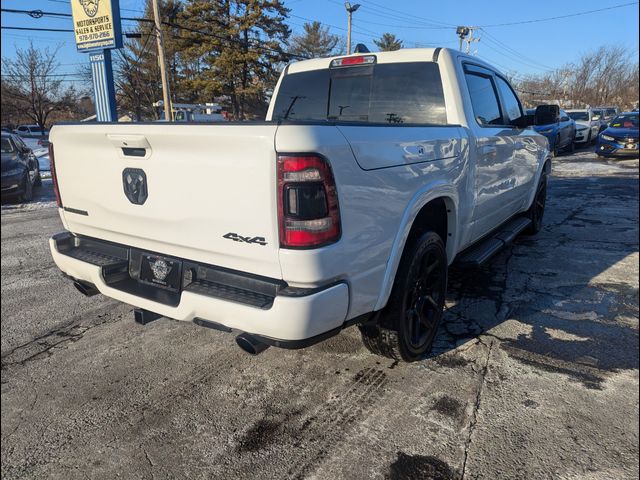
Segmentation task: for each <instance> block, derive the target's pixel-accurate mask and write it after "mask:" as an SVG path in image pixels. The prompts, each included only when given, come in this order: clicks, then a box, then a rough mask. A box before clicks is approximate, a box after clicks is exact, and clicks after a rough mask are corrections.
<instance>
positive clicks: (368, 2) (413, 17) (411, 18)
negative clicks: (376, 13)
mask: <svg viewBox="0 0 640 480" xmlns="http://www.w3.org/2000/svg"><path fill="white" fill-rule="evenodd" d="M366 4H367V5H368V4H373V5H376V6H377V7H378V10H379V9H384V10H389V11H390V12H397V13H399V14H400V15H402V16H404V17H407V18H408V19H409V20H411V21H414V22H415V21H416V19H418V20H424V21H425V22H427V23H429V24H431V25H442V26H446V27H450V28H455V27H456V25H453V24H451V23H446V22H440V21H438V20H433V19H430V18H425V17H419V16H417V15H414V14H411V13H406V12H403V11H402V10H395V9H393V8H389V7H387V6H385V5H381V4H379V3H377V2H374V1H373V0H367V1H366ZM369 8H371V7H370V6H369ZM374 10H375V8H374ZM405 21H406V20H405Z"/></svg>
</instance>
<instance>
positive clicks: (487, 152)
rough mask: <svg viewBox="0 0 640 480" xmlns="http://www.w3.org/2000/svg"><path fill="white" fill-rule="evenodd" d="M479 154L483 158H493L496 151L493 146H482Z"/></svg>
mask: <svg viewBox="0 0 640 480" xmlns="http://www.w3.org/2000/svg"><path fill="white" fill-rule="evenodd" d="M480 152H481V153H482V155H483V156H485V157H495V156H496V155H497V154H498V149H497V148H496V146H495V145H483V146H482V147H481V148H480Z"/></svg>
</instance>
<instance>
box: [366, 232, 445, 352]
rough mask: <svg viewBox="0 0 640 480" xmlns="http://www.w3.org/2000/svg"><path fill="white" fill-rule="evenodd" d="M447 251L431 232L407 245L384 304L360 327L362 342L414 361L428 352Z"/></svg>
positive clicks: (439, 311)
mask: <svg viewBox="0 0 640 480" xmlns="http://www.w3.org/2000/svg"><path fill="white" fill-rule="evenodd" d="M447 269H448V261H447V254H446V251H445V248H444V243H443V242H442V239H441V238H440V236H439V235H438V234H437V233H435V232H431V231H428V232H425V233H423V234H422V235H421V236H420V237H418V238H416V239H415V240H413V241H412V243H411V244H409V245H407V247H406V249H405V252H404V253H403V256H402V260H401V262H400V266H399V267H398V272H397V273H396V278H395V281H394V284H393V288H392V290H391V296H390V297H389V301H388V302H387V306H386V307H385V308H384V309H383V310H381V311H380V312H379V314H378V315H377V316H376V317H375V323H374V324H366V325H363V326H361V327H360V331H361V333H362V341H363V342H364V344H365V346H366V347H367V348H368V349H369V350H370V351H371V352H373V353H375V354H377V355H383V356H386V357H389V358H393V359H395V360H403V361H405V362H414V361H416V360H422V359H423V358H425V356H426V354H428V353H429V351H430V350H431V347H432V345H433V341H434V339H435V337H436V334H437V332H438V327H439V325H440V321H441V320H442V315H443V311H444V302H445V297H446V293H447Z"/></svg>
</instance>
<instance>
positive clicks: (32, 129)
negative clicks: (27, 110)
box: [15, 125, 49, 138]
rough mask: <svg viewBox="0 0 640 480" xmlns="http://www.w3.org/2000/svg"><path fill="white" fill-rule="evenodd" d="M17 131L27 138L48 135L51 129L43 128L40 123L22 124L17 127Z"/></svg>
mask: <svg viewBox="0 0 640 480" xmlns="http://www.w3.org/2000/svg"><path fill="white" fill-rule="evenodd" d="M15 133H17V134H18V135H20V136H21V137H27V138H36V137H47V136H48V135H49V129H47V128H45V129H42V128H40V127H39V126H38V125H20V126H19V127H18V128H16V130H15Z"/></svg>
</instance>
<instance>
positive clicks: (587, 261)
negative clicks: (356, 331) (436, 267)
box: [429, 176, 639, 389]
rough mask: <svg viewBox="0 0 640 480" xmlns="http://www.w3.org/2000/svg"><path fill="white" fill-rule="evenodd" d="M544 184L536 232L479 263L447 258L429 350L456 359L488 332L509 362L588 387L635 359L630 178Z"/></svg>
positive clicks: (633, 190)
mask: <svg viewBox="0 0 640 480" xmlns="http://www.w3.org/2000/svg"><path fill="white" fill-rule="evenodd" d="M550 193H551V195H550V198H549V201H548V207H547V213H546V217H545V227H544V228H543V231H541V232H540V233H539V234H538V235H537V236H535V237H520V238H519V239H517V240H516V242H515V243H514V244H513V245H512V246H510V247H509V248H508V249H506V250H505V251H503V252H501V253H500V254H498V255H497V256H496V257H494V258H493V259H492V260H490V261H489V262H488V263H487V264H486V265H485V266H483V267H482V268H479V269H475V270H464V269H461V268H459V267H457V266H456V265H455V264H454V265H453V266H452V268H451V270H450V277H449V291H448V295H447V309H446V311H445V315H444V318H443V322H442V324H441V327H440V329H439V332H438V335H437V338H436V341H435V344H434V349H433V351H432V353H431V354H430V355H429V357H430V358H433V359H434V360H435V361H436V362H442V361H446V362H455V358H456V356H457V357H460V355H459V353H460V350H462V349H464V347H463V345H466V344H470V343H471V342H474V341H475V340H477V339H482V338H483V337H485V338H486V340H491V338H492V337H493V338H495V339H497V340H499V345H500V348H501V349H502V350H503V351H504V352H506V354H508V355H509V356H510V357H511V358H513V359H515V360H517V361H518V362H521V363H523V364H526V365H529V366H533V367H535V368H537V369H539V370H544V371H554V372H559V373H564V374H566V375H568V376H569V377H570V378H571V379H574V380H576V381H579V382H582V383H583V384H584V385H585V386H586V387H588V388H596V389H597V388H602V382H603V380H604V379H605V378H606V373H607V372H616V371H620V370H625V369H637V368H638V362H639V353H638V321H637V318H638V282H637V278H638V277H637V275H638V272H637V265H638V263H637V254H638V210H637V202H638V183H637V177H636V176H632V177H627V176H618V177H612V176H606V177H605V176H603V177H588V178H584V177H582V178H572V177H564V178H553V179H552V181H551V185H550ZM485 343H486V342H485ZM449 352H451V353H449Z"/></svg>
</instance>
